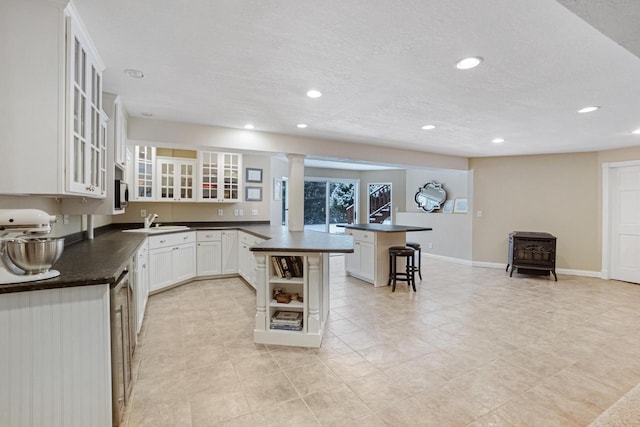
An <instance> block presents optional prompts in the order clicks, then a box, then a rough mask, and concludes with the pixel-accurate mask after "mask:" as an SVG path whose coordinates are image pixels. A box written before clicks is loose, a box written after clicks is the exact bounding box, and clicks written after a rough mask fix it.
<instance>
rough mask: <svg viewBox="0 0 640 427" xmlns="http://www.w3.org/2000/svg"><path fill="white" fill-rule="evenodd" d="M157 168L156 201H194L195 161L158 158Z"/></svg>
mask: <svg viewBox="0 0 640 427" xmlns="http://www.w3.org/2000/svg"><path fill="white" fill-rule="evenodd" d="M157 166H158V169H157V171H156V174H157V175H156V200H158V201H172V202H178V201H182V202H188V201H193V200H195V194H194V192H195V191H194V190H195V189H194V184H195V179H194V178H195V170H196V162H195V160H191V159H179V158H168V157H158V159H157Z"/></svg>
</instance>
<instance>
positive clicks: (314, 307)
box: [306, 254, 322, 334]
mask: <svg viewBox="0 0 640 427" xmlns="http://www.w3.org/2000/svg"><path fill="white" fill-rule="evenodd" d="M307 262H308V266H309V268H308V276H309V278H308V282H307V290H308V292H307V296H306V298H307V304H308V309H309V313H308V316H307V333H308V334H320V328H321V326H322V322H321V319H320V299H321V295H322V282H321V277H320V255H319V254H312V255H309V256H307Z"/></svg>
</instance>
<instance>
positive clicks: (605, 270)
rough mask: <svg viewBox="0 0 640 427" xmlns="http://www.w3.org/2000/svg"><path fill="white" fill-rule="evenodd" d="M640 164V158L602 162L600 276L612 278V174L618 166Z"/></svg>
mask: <svg viewBox="0 0 640 427" xmlns="http://www.w3.org/2000/svg"><path fill="white" fill-rule="evenodd" d="M631 166H640V160H631V161H627V162H614V163H603V164H602V271H601V272H600V277H602V278H603V279H609V278H610V271H611V191H610V190H611V183H612V182H613V181H612V179H611V174H612V173H613V172H614V170H615V169H616V168H625V167H631Z"/></svg>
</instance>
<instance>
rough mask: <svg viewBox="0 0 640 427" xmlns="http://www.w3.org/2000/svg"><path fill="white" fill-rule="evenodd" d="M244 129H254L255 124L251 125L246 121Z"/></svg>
mask: <svg viewBox="0 0 640 427" xmlns="http://www.w3.org/2000/svg"><path fill="white" fill-rule="evenodd" d="M244 128H245V129H255V126H253V125H252V124H251V123H247V124H246V125H244Z"/></svg>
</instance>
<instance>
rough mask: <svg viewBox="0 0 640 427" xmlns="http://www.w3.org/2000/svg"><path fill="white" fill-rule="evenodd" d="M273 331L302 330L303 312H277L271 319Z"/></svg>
mask: <svg viewBox="0 0 640 427" xmlns="http://www.w3.org/2000/svg"><path fill="white" fill-rule="evenodd" d="M269 327H270V328H271V329H280V330H284V331H301V330H302V312H300V311H276V312H275V314H274V315H273V317H272V318H271V325H270V326H269Z"/></svg>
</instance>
